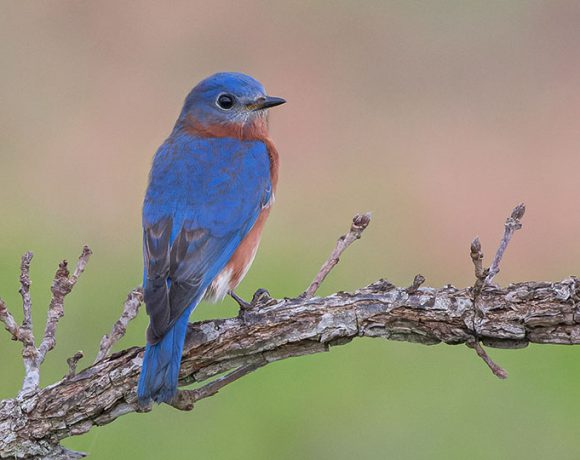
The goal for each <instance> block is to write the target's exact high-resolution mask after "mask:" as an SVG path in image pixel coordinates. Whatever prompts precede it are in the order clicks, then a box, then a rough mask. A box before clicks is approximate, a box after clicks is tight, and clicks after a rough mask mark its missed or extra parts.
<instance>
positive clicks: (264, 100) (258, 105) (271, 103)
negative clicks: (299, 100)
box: [252, 96, 286, 110]
mask: <svg viewBox="0 0 580 460" xmlns="http://www.w3.org/2000/svg"><path fill="white" fill-rule="evenodd" d="M285 102H286V99H282V98H281V97H274V96H266V97H260V98H258V99H257V100H256V102H254V104H252V110H262V109H269V108H270V107H276V106H277V105H282V104H284V103H285Z"/></svg>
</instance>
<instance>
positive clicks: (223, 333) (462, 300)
mask: <svg viewBox="0 0 580 460" xmlns="http://www.w3.org/2000/svg"><path fill="white" fill-rule="evenodd" d="M472 249H473V248H472ZM475 249H476V250H475V251H472V253H474V252H475V253H476V256H477V253H478V252H480V251H481V248H480V249H479V251H478V250H477V248H475ZM478 257H479V256H477V258H478ZM480 273H482V272H481V271H480ZM423 281H424V278H423V277H421V276H420V275H418V276H417V277H415V280H414V282H413V284H412V285H411V286H409V287H396V286H394V285H393V284H391V283H389V282H388V281H385V280H379V281H377V282H376V283H373V284H371V285H369V286H366V287H364V288H361V289H359V290H357V291H355V292H352V293H345V292H341V293H337V294H333V295H330V296H328V297H323V298H296V299H283V300H276V299H272V298H270V296H269V295H268V294H267V292H265V291H260V292H259V293H257V294H256V295H255V296H254V299H253V301H252V307H253V308H251V309H250V310H246V311H244V312H243V314H242V313H241V314H240V316H238V317H236V318H229V319H219V320H213V321H201V322H198V323H195V324H190V325H189V329H188V335H187V338H186V342H185V346H184V354H183V360H182V364H181V370H180V380H179V383H180V386H182V387H183V386H187V385H195V388H193V389H185V390H182V391H180V392H179V393H178V397H177V398H176V400H174V401H173V406H174V407H176V408H178V409H184V410H190V409H192V408H193V407H194V404H195V402H197V401H199V400H200V399H203V398H207V397H210V396H213V395H214V394H216V393H217V391H218V390H220V389H221V388H223V387H224V386H226V385H228V384H229V383H232V382H234V381H235V380H237V379H239V378H241V377H242V376H244V375H247V374H248V373H250V372H252V371H254V370H256V369H257V368H259V367H261V366H264V365H267V364H268V363H271V362H274V361H279V360H282V359H286V358H290V357H296V356H302V355H307V354H313V353H320V352H325V351H328V350H330V349H331V347H333V346H338V345H344V344H347V343H349V342H350V341H352V340H353V339H358V338H360V337H369V338H382V339H387V340H401V341H408V342H416V343H421V344H425V345H434V344H439V343H445V344H461V343H467V344H471V345H472V346H474V347H475V349H476V351H477V352H478V354H480V356H482V353H481V352H482V351H483V349H482V348H481V346H480V344H479V342H480V341H481V343H483V344H484V345H486V346H490V347H498V348H522V347H525V346H526V345H527V344H528V343H539V344H548V343H549V344H580V280H578V279H576V278H574V277H571V278H567V279H565V280H563V281H561V282H557V283H551V282H524V283H518V284H513V285H510V286H508V287H506V288H500V287H497V286H494V285H491V284H483V285H482V286H481V290H480V291H479V293H478V295H477V299H476V300H477V305H478V306H477V309H476V308H475V300H474V289H473V288H472V287H470V288H465V289H458V288H455V287H453V286H451V285H447V286H444V287H441V288H433V287H422V283H423ZM134 292H135V291H134ZM129 298H131V296H129ZM134 300H135V301H138V302H139V303H140V301H141V298H140V297H136V298H135V299H134ZM128 302H129V299H128V301H127V302H126V303H125V307H124V311H125V310H126V309H127V306H126V305H127V303H128ZM129 303H131V302H129ZM476 315H477V321H475V317H476ZM0 319H1V320H2V321H3V322H4V323H5V325H6V328H7V329H8V331H9V332H10V333H11V335H12V336H13V337H16V338H17V339H18V340H20V338H19V334H20V331H19V329H20V328H18V326H17V325H16V326H15V324H16V323H15V321H14V319H13V318H11V315H10V314H9V313H8V312H7V309H6V307H5V305H4V303H3V302H1V301H0ZM125 326H126V324H125ZM114 335H115V334H114V333H113V334H111V337H112V336H114ZM104 348H106V347H104ZM104 348H103V347H101V350H103V349H104ZM106 355H107V352H104V355H103V357H102V359H100V360H97V362H96V363H95V364H93V365H92V366H91V367H89V368H87V369H84V370H82V371H80V372H79V373H77V374H76V375H73V374H74V373H73V372H70V373H69V375H68V376H67V377H65V378H64V379H63V380H61V381H59V382H56V383H55V384H53V385H51V386H49V387H47V388H43V389H37V390H35V391H34V392H32V393H27V394H23V395H21V396H19V397H18V398H15V399H8V400H4V401H2V402H0V457H11V456H12V457H18V458H20V457H40V458H43V457H44V458H52V459H70V458H79V456H80V455H82V454H81V453H74V452H71V451H67V450H65V449H63V448H62V447H61V446H60V445H59V442H60V441H61V440H62V439H64V438H66V437H69V436H74V435H78V434H82V433H85V432H87V431H89V430H90V429H92V428H93V427H95V426H100V425H105V424H108V423H111V422H112V421H114V420H115V419H116V418H118V417H120V416H122V415H125V414H127V413H131V412H148V411H149V410H151V408H140V407H139V406H138V404H137V397H136V386H137V380H138V377H139V372H140V370H141V364H142V356H143V348H141V347H133V348H129V349H127V350H124V351H121V352H118V353H115V354H114V355H111V356H106ZM485 356H487V354H486V353H485V351H483V357H485ZM490 363H491V364H493V362H491V360H490ZM491 364H490V365H491Z"/></svg>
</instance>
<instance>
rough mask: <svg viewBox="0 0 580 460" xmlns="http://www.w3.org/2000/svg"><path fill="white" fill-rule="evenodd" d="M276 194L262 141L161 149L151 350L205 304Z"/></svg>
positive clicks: (149, 269) (150, 228) (151, 198)
mask: <svg viewBox="0 0 580 460" xmlns="http://www.w3.org/2000/svg"><path fill="white" fill-rule="evenodd" d="M270 191H271V183H270V160H269V156H268V152H267V148H266V146H265V145H264V144H263V143H262V142H260V141H239V140H236V139H230V138H196V137H192V136H189V135H185V134H178V135H175V136H174V137H170V138H169V139H168V140H167V141H166V142H165V143H164V144H163V145H162V146H161V147H160V148H159V150H158V151H157V153H156V155H155V158H154V160H153V167H152V168H151V176H150V178H149V186H148V189H147V193H146V195H145V203H144V206H143V254H144V262H145V274H144V286H145V303H146V306H147V313H148V314H149V316H150V325H149V329H148V331H147V340H148V342H149V343H157V342H158V341H159V340H161V338H162V337H163V336H164V335H165V333H166V332H167V331H168V330H169V329H170V328H171V327H172V326H173V324H174V323H175V321H176V320H177V318H178V317H179V316H180V315H181V314H182V313H183V312H184V311H185V310H186V309H187V308H188V307H189V306H190V305H192V304H196V303H197V302H199V300H200V299H201V297H202V296H203V294H204V293H205V290H206V289H207V287H208V286H209V284H210V283H211V282H212V280H213V279H214V278H215V277H216V276H217V274H218V273H219V272H220V271H221V270H222V269H223V267H224V266H225V265H226V264H227V262H228V261H229V259H230V258H231V256H232V255H233V253H234V251H235V250H236V248H237V247H238V245H239V244H240V242H241V241H242V240H243V238H244V237H245V236H246V234H247V233H248V232H249V231H250V229H251V228H252V226H253V225H254V223H255V221H256V219H257V218H258V215H259V213H260V210H261V209H262V207H263V206H264V205H265V204H266V203H267V202H268V201H269V200H270V193H271V192H270Z"/></svg>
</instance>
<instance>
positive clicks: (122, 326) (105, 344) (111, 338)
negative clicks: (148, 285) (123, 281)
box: [95, 287, 143, 363]
mask: <svg viewBox="0 0 580 460" xmlns="http://www.w3.org/2000/svg"><path fill="white" fill-rule="evenodd" d="M142 303H143V288H141V287H138V288H135V289H133V290H132V291H131V292H130V293H129V295H128V296H127V300H125V304H124V305H123V313H122V314H121V317H120V318H119V319H118V320H117V321H116V322H115V324H114V325H113V328H112V329H111V333H110V334H105V335H104V336H103V338H102V339H101V343H100V344H99V352H98V353H97V357H96V358H95V363H98V362H99V361H101V360H102V359H104V358H106V357H107V355H108V354H109V352H110V351H111V348H112V347H113V345H114V344H115V343H117V342H118V341H119V340H120V339H121V338H122V337H123V336H124V335H125V332H127V325H128V324H129V322H130V321H131V320H132V319H133V318H135V316H137V313H139V307H140V306H141V304H142Z"/></svg>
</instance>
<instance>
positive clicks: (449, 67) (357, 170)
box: [0, 0, 580, 458]
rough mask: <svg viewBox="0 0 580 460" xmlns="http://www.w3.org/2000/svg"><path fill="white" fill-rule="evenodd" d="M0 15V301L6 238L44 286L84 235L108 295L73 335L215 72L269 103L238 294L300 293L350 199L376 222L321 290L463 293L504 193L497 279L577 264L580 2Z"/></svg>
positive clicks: (183, 6)
mask: <svg viewBox="0 0 580 460" xmlns="http://www.w3.org/2000/svg"><path fill="white" fill-rule="evenodd" d="M0 12H1V14H0V57H1V62H2V68H1V71H0V102H1V110H0V147H1V148H0V161H1V165H2V166H1V169H0V180H1V187H0V214H1V215H2V221H1V222H0V249H1V250H2V251H3V254H5V256H4V258H3V261H2V264H1V266H0V274H1V275H2V281H3V286H2V292H1V294H2V295H3V296H5V297H6V296H8V300H12V302H13V304H16V301H17V297H16V294H15V291H16V287H17V285H16V280H17V278H16V276H17V273H16V270H17V266H18V265H17V264H18V254H21V253H22V252H23V251H24V250H26V249H33V250H35V251H37V258H38V261H37V262H35V263H36V264H37V265H34V266H33V270H35V269H36V270H38V273H39V275H38V276H39V278H37V285H39V288H38V289H39V292H44V291H42V289H45V288H46V283H48V281H49V279H50V274H51V270H53V265H54V262H56V260H57V258H58V257H62V256H64V255H70V256H69V257H70V258H72V257H73V256H74V254H76V253H77V252H78V251H79V249H80V245H81V244H82V243H84V242H88V243H90V244H91V246H92V247H93V249H94V250H95V259H94V260H95V261H94V262H93V263H94V264H95V265H94V266H95V273H99V276H98V277H97V276H95V275H91V276H93V278H92V280H91V281H88V279H90V278H88V279H87V281H86V283H92V284H91V286H93V287H92V288H90V289H92V291H90V292H98V293H99V294H100V295H101V297H99V298H98V305H99V308H101V307H102V308H105V307H106V309H105V310H99V309H97V308H95V309H94V310H91V313H90V314H92V315H94V316H93V318H96V317H97V315H100V316H99V321H102V324H99V328H96V329H98V330H95V331H91V333H94V337H91V340H93V339H95V338H96V337H98V336H99V334H101V333H102V332H103V331H104V329H105V328H106V327H108V326H107V325H108V324H111V321H112V320H114V318H115V315H116V311H115V310H114V306H115V305H117V304H118V300H119V299H121V298H122V296H123V295H124V293H126V292H127V291H128V290H129V289H130V288H132V287H133V286H134V285H136V284H137V283H139V282H140V271H141V259H140V237H141V234H140V206H141V201H142V196H143V192H144V188H145V184H146V178H147V173H148V170H149V167H150V163H151V158H152V156H153V154H154V152H155V150H156V148H157V146H158V145H159V144H161V143H162V142H163V140H164V138H165V137H166V136H167V135H168V134H169V132H170V130H171V128H172V126H173V123H174V121H175V118H176V117H177V115H178V113H179V111H180V108H181V104H182V101H183V99H184V97H185V95H186V94H187V92H188V91H189V90H190V88H191V87H192V86H193V85H194V84H195V83H196V82H197V81H199V80H200V79H202V78H204V77H206V76H207V75H209V74H211V73H214V72H216V71H222V70H236V71H243V72H246V73H249V74H251V75H252V76H254V77H256V78H257V79H259V80H260V81H261V82H262V83H263V84H264V85H265V86H266V88H267V89H268V90H269V92H270V93H271V94H272V95H276V96H281V97H284V98H286V99H287V100H288V104H286V105H285V106H283V107H281V108H279V109H276V110H273V111H272V115H271V134H272V137H273V139H274V140H275V142H276V145H277V146H278V149H279V151H280V154H281V158H282V166H281V167H282V170H281V180H280V184H279V191H278V194H277V200H276V206H275V209H274V212H273V213H272V216H271V219H270V222H269V224H268V227H267V229H266V235H265V238H264V242H263V245H262V250H261V252H260V255H259V257H258V259H257V261H256V267H255V269H254V271H253V272H252V273H251V274H250V276H249V280H248V281H247V283H246V284H245V285H243V286H242V288H243V289H244V290H245V293H246V294H249V293H251V292H252V290H253V289H255V288H256V287H260V286H263V285H265V286H263V287H270V288H271V289H272V291H273V294H274V295H277V296H280V297H281V296H291V295H295V294H297V293H298V292H300V291H301V289H303V288H304V287H305V286H306V284H307V282H308V281H309V279H310V278H311V277H312V275H313V274H314V273H315V272H316V270H317V268H318V266H319V264H320V263H321V262H322V260H324V258H325V257H326V255H327V254H328V252H329V250H330V248H331V247H332V245H333V242H334V240H335V238H336V237H337V236H338V235H340V234H341V233H343V232H344V231H345V230H346V228H347V227H348V225H349V221H350V218H351V217H352V215H353V214H354V213H356V212H359V211H372V212H373V222H372V224H371V226H370V227H369V229H368V231H367V232H366V233H365V235H364V237H363V239H362V240H361V242H358V243H356V245H355V246H354V247H353V248H352V249H351V250H349V253H348V254H347V255H346V256H345V258H344V262H343V263H342V264H341V265H340V267H339V268H338V269H337V270H336V271H335V272H334V273H333V275H332V276H331V278H330V279H329V282H328V283H327V284H326V285H325V286H324V287H323V289H322V291H321V292H322V293H328V292H332V291H335V290H337V289H345V290H346V289H354V288H357V287H359V286H362V285H364V284H366V283H370V282H372V281H374V280H376V279H378V278H380V277H386V278H389V279H390V280H391V281H393V282H395V283H398V284H408V283H410V281H411V280H412V278H413V275H414V274H415V273H418V272H420V273H422V274H424V275H425V276H426V277H427V284H428V285H434V286H437V285H441V284H444V283H453V284H456V285H460V286H464V285H468V284H470V283H472V282H473V274H472V266H471V262H470V259H469V243H470V242H471V240H472V239H473V237H475V236H476V235H479V236H480V237H481V240H482V244H483V250H484V253H485V255H486V256H487V261H489V257H490V256H491V254H492V253H493V251H495V248H496V246H497V243H498V241H499V238H500V236H501V232H502V226H503V222H504V220H505V218H506V216H507V215H508V214H509V212H510V210H511V209H512V208H513V206H514V205H516V204H517V203H519V202H522V201H523V202H525V203H526V205H527V213H526V216H525V217H524V228H523V230H522V231H520V232H518V233H517V234H516V236H515V237H514V240H513V242H512V244H511V246H510V247H509V249H508V251H507V254H506V258H505V261H504V264H503V266H502V271H501V274H500V275H499V277H498V278H497V280H498V281H499V282H502V283H507V282H514V281H520V280H529V279H541V280H559V279H561V278H563V277H565V276H568V275H570V274H574V273H578V260H579V258H580V245H579V244H578V233H579V232H580V200H579V199H578V195H579V191H580V188H579V186H578V173H579V171H580V152H579V146H580V78H579V75H580V48H579V46H578V45H579V43H580V27H579V24H580V3H579V2H571V1H552V2H541V1H489V2H487V1H486V2H483V1H480V2H461V1H437V2H414V1H413V2H412V1H389V2H374V1H369V2H354V1H337V2H323V1H317V2H308V1H297V2H267V1H241V2H235V3H234V2H219V1H218V2H211V3H208V2H197V1H173V2H160V1H140V2H118V1H112V0H107V1H99V2H78V1H51V2H49V1H43V2H22V1H5V2H2V5H1V6H0ZM99 264H100V265H99ZM34 267H38V268H34ZM47 267H48V268H47ZM99 267H100V268H99ZM99 270H100V271H99ZM45 272H46V274H45ZM33 275H34V273H33ZM87 276H88V275H87ZM42 283H45V285H44V286H42V285H41V284H42ZM87 289H89V288H87ZM10 290H11V291H10ZM13 291H14V292H13ZM6 292H11V293H12V294H7V293H6ZM10 295H12V297H9V296H10ZM39 295H40V294H39ZM42 295H45V294H42ZM79 295H81V294H79ZM93 299H94V298H93ZM38 308H39V311H40V312H42V311H43V310H42V306H39V307H38ZM85 312H86V310H85ZM84 314H85V315H86V314H87V313H84ZM71 315H73V318H77V321H82V320H83V319H81V318H83V316H82V314H81V313H71ZM74 315H77V316H76V317H75V316H74ZM207 315H209V316H211V315H212V312H211V310H209V313H207ZM84 318H85V320H87V319H86V317H84ZM87 321H88V320H87ZM77 324H78V323H77ZM145 325H146V319H145V318H140V319H139V320H138V323H137V325H136V326H134V327H135V330H136V332H135V335H134V338H133V340H134V341H133V342H129V343H126V345H134V344H136V343H139V341H140V340H141V339H142V331H143V330H144V327H145ZM63 327H65V328H66V327H67V326H66V325H65V326H63ZM70 327H71V329H72V326H70ZM70 333H72V332H70ZM77 335H78V336H77V337H76V339H79V340H80V339H81V338H82V337H80V336H82V334H80V333H78V334H77ZM73 338H75V337H74V336H73ZM73 338H71V339H70V340H71V342H72V341H73ZM93 342H94V340H93ZM95 343H96V342H95ZM9 345H10V346H12V344H8V343H7V341H6V342H2V347H3V349H4V347H8V346H9ZM69 345H70V344H69ZM70 346H71V347H72V346H73V345H70ZM75 346H76V345H75ZM421 350H422V349H421ZM69 351H70V349H69V350H64V351H62V353H63V356H64V355H66V353H67V352H69ZM518 353H524V352H518ZM70 354H71V353H68V356H70ZM519 356H521V355H519ZM14 359H15V361H14V362H16V359H17V358H14ZM433 359H436V360H437V359H439V358H437V357H434V358H433ZM473 367H474V368H476V369H478V371H479V370H481V375H485V376H486V377H485V378H487V371H486V370H485V369H481V368H482V367H483V365H482V364H481V363H479V362H477V361H475V360H474V364H473ZM347 368H348V365H347ZM59 369H60V368H59ZM58 372H61V371H60V370H59V371H54V373H55V375H57V374H58ZM393 372H395V371H393ZM466 372H468V371H466ZM17 381H18V378H15V379H14V385H13V386H12V387H11V391H12V390H13V389H14V388H16V387H17ZM47 383H48V382H47ZM232 391H235V390H232ZM377 391H379V390H378V389H377ZM8 395H9V394H6V395H4V396H8ZM472 396H473V395H471V396H470V395H467V396H466V399H467V400H472V399H473V397H472ZM465 409H466V410H471V411H475V410H476V409H474V408H468V407H466V408H465ZM500 412H501V411H500ZM474 436H475V435H474ZM557 439H559V438H557ZM85 447H86V446H85ZM442 452H444V454H442V456H441V458H449V456H448V455H445V451H442ZM447 454H448V452H447ZM417 455H419V454H417ZM417 455H415V456H414V458H418V456H417ZM335 456H338V457H339V456H340V455H339V454H337V453H335ZM289 458H291V457H289ZM398 458H402V457H398ZM409 458H413V456H411V457H409ZM432 458H434V457H432ZM437 458H439V457H437ZM457 458H458V457H457ZM511 458H515V457H513V456H512V457H511ZM570 458H574V457H570ZM576 458H577V457H576Z"/></svg>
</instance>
